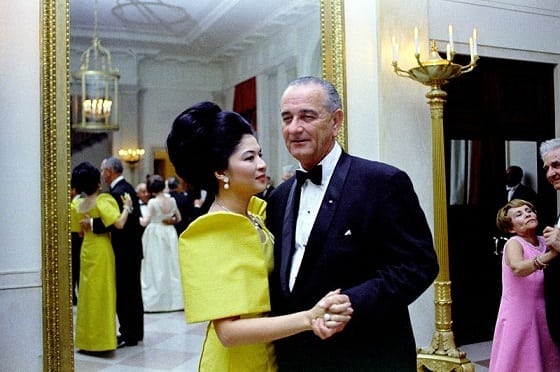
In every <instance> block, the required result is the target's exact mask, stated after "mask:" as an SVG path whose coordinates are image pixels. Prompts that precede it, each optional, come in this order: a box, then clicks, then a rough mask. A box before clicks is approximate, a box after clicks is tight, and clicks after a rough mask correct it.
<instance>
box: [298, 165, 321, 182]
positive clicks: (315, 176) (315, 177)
mask: <svg viewBox="0 0 560 372" xmlns="http://www.w3.org/2000/svg"><path fill="white" fill-rule="evenodd" d="M296 178H297V182H298V184H299V185H303V183H304V182H305V180H306V179H308V178H309V180H310V181H311V182H313V183H314V184H315V185H320V184H321V180H322V178H323V174H322V167H321V166H320V165H317V166H316V167H314V168H312V169H311V170H310V171H309V172H304V171H301V170H297V171H296Z"/></svg>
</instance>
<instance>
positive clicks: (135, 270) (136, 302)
mask: <svg viewBox="0 0 560 372" xmlns="http://www.w3.org/2000/svg"><path fill="white" fill-rule="evenodd" d="M122 172H123V166H122V163H121V161H120V160H119V159H117V158H115V157H111V158H107V159H105V160H103V162H102V163H101V176H102V177H103V180H104V181H105V183H106V184H107V185H108V186H110V189H111V195H113V198H115V200H116V201H117V203H118V204H119V209H120V210H121V211H122V209H123V203H122V200H121V196H122V195H124V194H125V193H128V194H129V195H130V197H131V198H132V206H133V210H132V213H131V214H130V215H129V217H128V219H127V221H126V224H125V225H124V228H123V229H122V230H118V229H111V242H112V244H113V250H114V252H115V268H116V279H117V280H116V282H117V317H118V319H119V325H120V327H119V333H120V335H119V336H118V347H123V346H134V345H137V344H138V341H142V339H143V338H144V305H143V303H142V288H141V284H140V267H141V264H142V257H143V253H142V227H141V226H140V204H139V202H138V197H137V196H136V190H134V187H132V185H131V184H130V183H128V182H127V181H126V180H125V179H124V177H123V176H122ZM92 229H93V232H94V233H98V232H102V231H104V230H105V227H104V226H103V223H102V221H101V219H94V220H93V227H92Z"/></svg>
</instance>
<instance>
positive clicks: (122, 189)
mask: <svg viewBox="0 0 560 372" xmlns="http://www.w3.org/2000/svg"><path fill="white" fill-rule="evenodd" d="M125 193H128V194H129V195H130V197H131V199H132V213H130V214H129V215H128V218H127V220H126V223H125V225H124V228H122V229H117V228H114V227H109V228H108V229H107V228H105V227H104V226H103V222H102V221H101V219H100V218H95V219H94V220H93V227H92V228H93V232H94V233H100V232H104V231H107V230H109V231H111V243H112V244H113V250H114V251H115V255H116V256H117V255H118V256H121V257H122V256H124V257H128V258H129V259H131V258H135V259H138V258H140V259H141V258H142V233H143V229H142V226H141V225H140V202H139V200H138V196H137V195H136V190H134V187H132V185H131V184H130V183H128V182H127V181H126V180H124V179H121V180H120V181H119V182H117V183H116V184H115V186H114V187H112V188H111V195H112V196H113V198H114V199H115V200H116V201H117V204H118V205H119V210H120V211H121V212H122V210H123V202H122V199H121V196H124V194H125ZM115 258H117V257H115ZM116 264H117V265H118V264H119V263H118V262H117V263H116Z"/></svg>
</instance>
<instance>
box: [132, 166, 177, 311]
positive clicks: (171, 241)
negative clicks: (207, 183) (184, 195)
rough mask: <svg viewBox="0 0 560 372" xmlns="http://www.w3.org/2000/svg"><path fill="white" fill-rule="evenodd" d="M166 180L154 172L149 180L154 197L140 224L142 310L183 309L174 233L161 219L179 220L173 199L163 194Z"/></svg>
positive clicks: (149, 190)
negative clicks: (142, 252) (142, 250)
mask: <svg viewBox="0 0 560 372" xmlns="http://www.w3.org/2000/svg"><path fill="white" fill-rule="evenodd" d="M164 189H165V181H164V180H163V178H162V177H161V176H159V175H153V176H152V177H151V178H150V181H149V182H148V192H150V193H151V194H152V195H153V196H154V197H153V198H152V199H150V200H149V201H148V211H147V214H146V216H143V217H141V218H140V224H141V225H142V226H146V229H145V230H144V234H143V235H142V246H143V249H144V259H143V260H142V271H141V279H142V299H143V301H144V311H146V312H158V311H176V310H182V309H183V307H184V305H183V290H182V287H181V273H180V271H179V270H180V269H179V254H178V251H177V242H178V238H177V232H176V231H175V228H174V227H173V225H171V224H168V223H165V222H164V221H169V220H174V222H175V223H177V222H180V221H181V213H180V212H179V210H178V209H177V204H176V202H175V199H173V198H172V197H170V196H169V195H166V194H165V193H164Z"/></svg>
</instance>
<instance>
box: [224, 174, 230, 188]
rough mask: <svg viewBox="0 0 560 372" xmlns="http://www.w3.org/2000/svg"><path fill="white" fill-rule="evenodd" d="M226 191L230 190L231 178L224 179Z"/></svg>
mask: <svg viewBox="0 0 560 372" xmlns="http://www.w3.org/2000/svg"><path fill="white" fill-rule="evenodd" d="M224 190H229V177H228V176H225V177H224Z"/></svg>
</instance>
